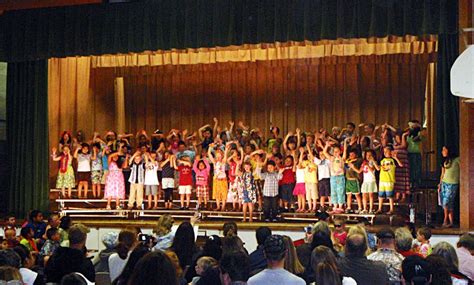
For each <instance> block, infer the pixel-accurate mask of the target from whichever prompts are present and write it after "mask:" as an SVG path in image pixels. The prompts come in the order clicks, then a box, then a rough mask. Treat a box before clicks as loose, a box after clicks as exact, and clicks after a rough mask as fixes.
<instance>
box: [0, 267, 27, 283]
mask: <svg viewBox="0 0 474 285" xmlns="http://www.w3.org/2000/svg"><path fill="white" fill-rule="evenodd" d="M0 280H3V281H7V282H8V284H12V285H13V284H23V282H22V281H23V279H22V278H21V274H20V271H18V268H15V267H12V266H0ZM15 280H17V281H20V282H19V283H13V282H9V281H15Z"/></svg>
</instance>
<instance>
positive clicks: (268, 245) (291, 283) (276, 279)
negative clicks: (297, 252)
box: [247, 235, 306, 285]
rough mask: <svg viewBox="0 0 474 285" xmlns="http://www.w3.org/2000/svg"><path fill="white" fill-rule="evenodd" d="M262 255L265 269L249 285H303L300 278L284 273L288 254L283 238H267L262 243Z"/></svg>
mask: <svg viewBox="0 0 474 285" xmlns="http://www.w3.org/2000/svg"><path fill="white" fill-rule="evenodd" d="M264 253H265V258H266V259H267V266H268V267H267V268H266V269H264V270H263V271H261V272H259V273H258V274H256V275H254V276H252V277H251V278H250V279H249V280H248V282H247V284H249V285H257V284H258V285H267V284H268V285H275V284H281V285H304V284H306V282H305V281H304V280H303V279H301V278H300V277H298V276H296V275H294V274H292V273H290V272H288V271H286V270H285V269H284V266H285V257H286V255H287V253H288V249H287V248H286V245H285V242H284V240H283V237H282V236H280V235H272V236H269V237H268V238H267V239H266V240H265V243H264Z"/></svg>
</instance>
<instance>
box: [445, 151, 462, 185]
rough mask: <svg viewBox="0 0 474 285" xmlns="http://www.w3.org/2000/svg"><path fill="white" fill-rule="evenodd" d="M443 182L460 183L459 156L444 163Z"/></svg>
mask: <svg viewBox="0 0 474 285" xmlns="http://www.w3.org/2000/svg"><path fill="white" fill-rule="evenodd" d="M443 168H444V176H443V182H444V183H449V184H459V157H456V158H455V159H453V160H451V162H449V163H444V164H443Z"/></svg>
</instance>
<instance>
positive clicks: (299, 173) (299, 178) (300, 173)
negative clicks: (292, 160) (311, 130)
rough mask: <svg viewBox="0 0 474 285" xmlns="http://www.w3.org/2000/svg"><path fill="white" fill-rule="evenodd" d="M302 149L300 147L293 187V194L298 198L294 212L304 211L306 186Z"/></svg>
mask: <svg viewBox="0 0 474 285" xmlns="http://www.w3.org/2000/svg"><path fill="white" fill-rule="evenodd" d="M303 155H304V149H302V148H300V153H299V159H298V164H297V166H296V185H295V188H294V189H293V195H295V196H296V197H297V198H298V209H297V210H296V212H298V213H301V212H304V211H305V197H306V188H305V182H304V176H305V175H304V173H305V167H304V165H303Z"/></svg>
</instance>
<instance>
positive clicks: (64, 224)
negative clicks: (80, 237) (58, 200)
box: [59, 216, 72, 231]
mask: <svg viewBox="0 0 474 285" xmlns="http://www.w3.org/2000/svg"><path fill="white" fill-rule="evenodd" d="M71 223H72V220H71V217H69V216H63V217H61V222H60V223H59V228H61V229H63V230H65V231H67V230H69V228H70V227H71Z"/></svg>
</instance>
